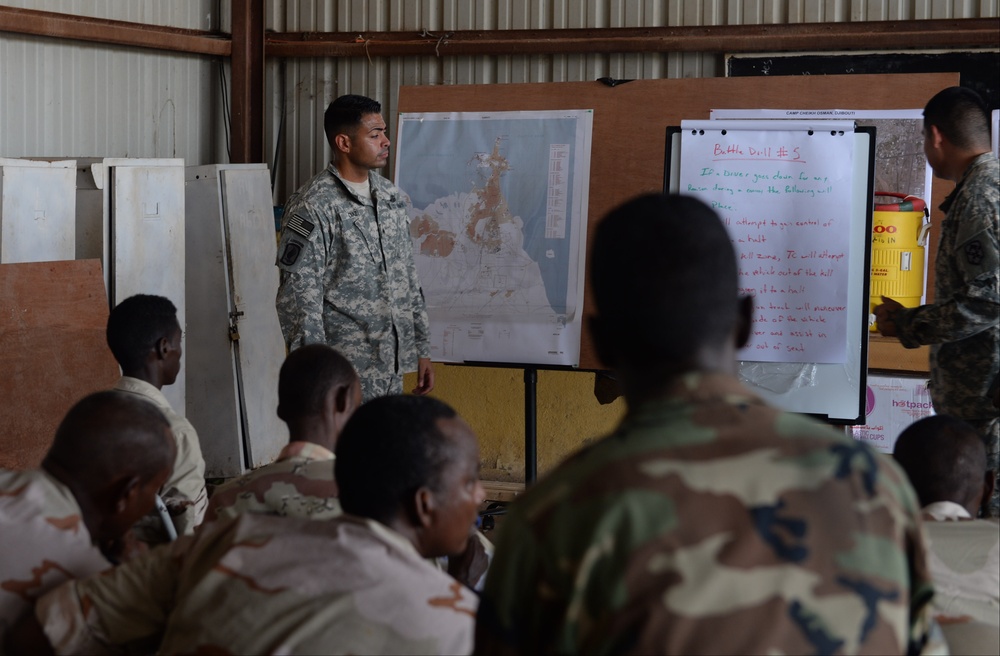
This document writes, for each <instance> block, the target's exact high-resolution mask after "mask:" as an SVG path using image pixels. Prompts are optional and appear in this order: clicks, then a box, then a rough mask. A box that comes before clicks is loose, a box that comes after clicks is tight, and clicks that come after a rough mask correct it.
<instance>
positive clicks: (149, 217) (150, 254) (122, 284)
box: [107, 160, 197, 429]
mask: <svg viewBox="0 0 1000 656" xmlns="http://www.w3.org/2000/svg"><path fill="white" fill-rule="evenodd" d="M107 164H108V166H109V173H110V175H109V179H110V181H111V251H112V252H111V258H110V261H111V268H112V271H111V290H110V291H111V301H112V304H113V305H117V304H118V303H120V302H122V301H123V300H125V299H126V298H128V297H129V296H133V295H135V294H156V295H158V296H165V297H167V298H169V299H170V300H171V301H173V303H174V305H176V306H177V320H178V322H179V323H180V325H181V329H182V330H184V328H185V316H186V315H185V311H184V298H185V296H184V162H183V160H160V161H159V162H154V161H152V160H108V162H107ZM181 344H182V348H183V344H184V341H183V339H182V341H181ZM185 374H186V372H185V359H184V357H183V355H182V357H181V371H180V374H179V375H178V376H177V381H176V382H175V383H174V384H173V385H169V386H167V387H164V388H163V390H162V391H163V394H164V396H166V397H167V400H169V401H170V404H171V405H172V406H173V408H174V409H175V410H177V411H178V412H180V411H181V410H182V409H183V408H184V407H185V406H184V398H185V397H184V387H185V385H184V378H185ZM195 428H196V429H197V427H195Z"/></svg>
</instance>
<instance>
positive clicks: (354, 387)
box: [205, 344, 361, 521]
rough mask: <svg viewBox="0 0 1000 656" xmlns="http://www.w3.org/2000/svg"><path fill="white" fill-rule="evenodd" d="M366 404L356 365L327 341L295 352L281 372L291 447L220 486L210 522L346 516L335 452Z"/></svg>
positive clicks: (282, 410)
mask: <svg viewBox="0 0 1000 656" xmlns="http://www.w3.org/2000/svg"><path fill="white" fill-rule="evenodd" d="M360 403H361V386H360V384H359V383H358V375H357V374H356V373H355V372H354V368H353V367H352V366H351V363H350V362H348V361H347V360H346V359H344V356H342V355H341V354H340V353H337V351H335V350H334V349H332V348H330V347H329V346H327V345H325V344H308V345H306V346H303V347H302V348H299V349H296V350H294V351H292V352H291V353H290V354H289V355H288V357H287V358H286V359H285V362H284V364H282V365H281V372H280V373H279V374H278V416H279V417H281V419H282V421H284V422H285V423H286V424H288V435H289V442H288V445H287V446H286V447H285V448H284V449H282V450H281V453H280V454H278V459H277V460H275V461H274V462H272V463H271V464H269V465H265V466H264V467H261V468H260V469H256V470H254V471H252V472H250V473H248V474H246V475H245V476H243V477H241V478H238V479H236V480H234V481H230V482H228V483H226V484H225V485H222V486H220V487H218V488H216V490H215V493H214V494H212V500H211V501H210V502H209V504H208V511H207V512H206V513H205V521H211V520H214V519H222V518H225V517H235V516H236V515H238V514H240V513H244V512H255V513H262V514H266V515H281V516H282V517H298V518H301V519H330V518H331V517H336V516H337V515H339V514H340V502H339V501H337V484H336V483H335V482H334V480H333V450H334V448H335V446H336V444H337V437H338V436H339V435H340V431H341V430H342V429H343V427H344V424H345V423H346V422H347V420H348V419H350V417H351V415H352V414H354V411H355V410H356V409H357V408H358V406H359V405H360Z"/></svg>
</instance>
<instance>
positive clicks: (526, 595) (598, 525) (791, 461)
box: [476, 374, 944, 654]
mask: <svg viewBox="0 0 1000 656" xmlns="http://www.w3.org/2000/svg"><path fill="white" fill-rule="evenodd" d="M919 512H920V509H919V507H918V506H917V501H916V495H915V494H914V492H913V490H912V488H911V487H910V486H909V483H908V482H907V481H906V478H905V476H904V475H903V473H902V472H901V470H899V469H898V468H897V467H896V466H895V464H894V463H892V462H891V461H890V459H889V458H887V457H885V456H881V455H879V454H878V453H876V452H875V451H873V450H872V449H870V448H869V447H867V446H866V445H864V444H861V443H859V442H855V441H853V440H851V439H849V438H846V437H845V436H844V435H842V434H840V433H838V432H837V431H834V430H832V429H830V428H828V427H825V426H822V425H820V424H818V423H816V422H814V421H812V420H810V419H808V418H805V417H802V416H798V415H793V414H789V413H784V412H781V411H779V410H776V409H774V408H771V407H768V406H767V405H766V404H765V403H764V402H763V401H761V400H760V399H758V398H756V397H754V396H752V395H750V394H749V393H748V392H747V391H746V390H745V389H744V388H743V387H742V386H741V385H740V384H739V382H738V381H737V380H735V379H734V378H731V377H729V376H724V375H721V374H714V375H700V374H692V375H690V376H687V377H685V379H684V380H683V381H681V382H679V383H678V384H677V385H676V387H674V388H673V389H672V390H671V391H670V393H669V395H668V396H667V397H665V398H664V399H663V400H661V401H656V402H651V403H648V404H646V405H644V406H642V407H640V408H638V409H636V410H634V411H630V414H629V416H627V417H626V419H625V420H624V421H623V423H622V425H621V426H620V427H619V428H618V430H617V431H616V432H615V433H613V434H612V435H610V436H609V437H607V438H605V439H604V440H602V441H600V442H598V443H597V444H594V445H593V446H591V447H588V448H586V449H585V450H583V451H581V452H580V453H578V454H577V455H575V456H573V457H572V458H570V459H569V460H568V461H566V462H565V463H564V464H563V465H561V466H560V467H558V468H557V469H556V470H555V471H554V472H553V473H551V474H550V475H548V476H547V477H545V478H543V479H542V480H541V481H540V482H539V483H537V484H536V485H535V486H534V487H533V488H531V489H529V490H528V491H527V492H526V493H525V494H524V495H523V496H521V497H520V498H518V499H517V500H516V501H515V502H514V503H513V504H512V507H511V508H510V510H509V512H508V514H507V516H506V517H505V519H504V520H503V523H502V524H501V525H500V527H499V530H498V533H499V535H498V537H497V540H496V545H497V546H496V557H495V558H494V561H493V564H492V567H491V569H490V573H489V574H488V576H487V579H486V588H485V590H484V592H483V596H482V599H481V605H480V611H479V616H478V618H477V628H476V650H477V653H479V652H481V653H497V652H499V653H550V652H555V653H591V654H600V653H639V654H654V653H673V654H694V653H715V654H754V653H757V654H763V653H772V654H780V653H784V654H811V653H822V654H832V653H839V654H854V653H859V652H866V653H884V654H889V653H896V654H901V653H906V650H907V645H908V643H916V644H917V646H918V648H920V647H921V646H923V647H924V648H925V649H927V651H934V649H938V648H940V649H941V650H942V651H943V650H944V646H943V643H942V642H941V641H940V640H941V637H940V630H939V628H938V627H937V625H936V624H934V622H933V619H932V618H931V615H930V612H929V610H930V599H931V596H932V594H933V591H932V588H931V585H930V581H929V574H928V572H927V566H926V554H925V551H924V542H923V538H922V536H921V532H920V524H919ZM911 608H912V609H913V613H912V614H911ZM931 633H933V635H934V638H933V640H928V636H929V634H931ZM925 641H926V642H927V644H924V643H925Z"/></svg>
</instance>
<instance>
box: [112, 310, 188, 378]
mask: <svg viewBox="0 0 1000 656" xmlns="http://www.w3.org/2000/svg"><path fill="white" fill-rule="evenodd" d="M178 328H179V324H178V323H177V308H176V307H175V306H174V304H173V303H172V302H171V301H170V299H167V298H164V297H163V296H153V295H150V294H136V295H135V296H130V297H129V298H126V299H125V300H124V301H122V302H121V303H119V304H118V305H117V306H116V307H115V308H114V309H113V310H111V314H110V315H109V316H108V329H107V333H106V335H107V340H108V347H109V348H110V349H111V353H112V354H114V356H115V360H117V361H118V364H119V365H121V368H122V371H125V372H128V371H135V370H137V369H139V368H141V367H142V365H143V363H144V362H145V360H146V355H147V354H148V353H149V350H150V349H151V348H153V347H155V346H156V343H157V342H158V341H159V340H160V339H161V338H167V339H169V338H170V337H171V336H172V335H173V332H174V330H177V329H178Z"/></svg>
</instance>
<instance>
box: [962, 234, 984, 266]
mask: <svg viewBox="0 0 1000 656" xmlns="http://www.w3.org/2000/svg"><path fill="white" fill-rule="evenodd" d="M965 259H966V260H968V262H969V264H971V265H973V266H975V265H977V264H980V263H981V262H982V261H983V244H982V243H981V242H980V241H979V240H978V239H973V240H972V241H970V242H968V243H967V244H966V245H965Z"/></svg>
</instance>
